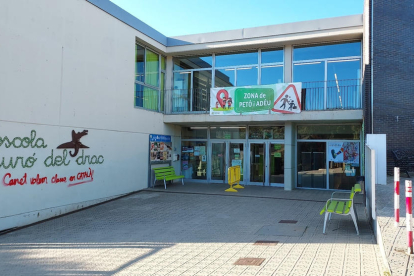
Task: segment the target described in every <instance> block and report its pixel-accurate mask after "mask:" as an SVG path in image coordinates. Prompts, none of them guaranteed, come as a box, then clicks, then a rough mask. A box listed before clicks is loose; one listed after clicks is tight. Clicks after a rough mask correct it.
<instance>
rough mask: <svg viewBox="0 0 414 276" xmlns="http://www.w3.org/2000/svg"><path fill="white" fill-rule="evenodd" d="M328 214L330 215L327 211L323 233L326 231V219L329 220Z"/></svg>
mask: <svg viewBox="0 0 414 276" xmlns="http://www.w3.org/2000/svg"><path fill="white" fill-rule="evenodd" d="M328 215H330V214H329V213H328V212H326V213H325V221H324V222H323V233H324V234H325V232H326V221H327V220H328Z"/></svg>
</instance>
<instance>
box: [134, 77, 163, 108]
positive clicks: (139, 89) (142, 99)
mask: <svg viewBox="0 0 414 276" xmlns="http://www.w3.org/2000/svg"><path fill="white" fill-rule="evenodd" d="M135 106H139V107H144V108H146V109H151V110H155V111H158V90H155V89H152V88H149V87H146V86H144V85H140V84H135Z"/></svg>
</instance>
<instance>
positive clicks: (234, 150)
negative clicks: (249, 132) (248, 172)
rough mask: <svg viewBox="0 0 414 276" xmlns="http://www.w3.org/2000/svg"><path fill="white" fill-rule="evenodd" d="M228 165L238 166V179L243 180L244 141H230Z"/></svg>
mask: <svg viewBox="0 0 414 276" xmlns="http://www.w3.org/2000/svg"><path fill="white" fill-rule="evenodd" d="M229 148H230V164H229V165H230V166H232V167H233V166H240V181H243V174H244V170H243V168H244V167H243V165H244V162H243V161H244V143H230V147H229Z"/></svg>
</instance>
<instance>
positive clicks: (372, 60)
mask: <svg viewBox="0 0 414 276" xmlns="http://www.w3.org/2000/svg"><path fill="white" fill-rule="evenodd" d="M370 28H371V35H370V40H371V51H370V52H371V53H370V63H371V134H374V0H371V26H370Z"/></svg>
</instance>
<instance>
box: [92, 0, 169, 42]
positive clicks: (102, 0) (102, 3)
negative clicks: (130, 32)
mask: <svg viewBox="0 0 414 276" xmlns="http://www.w3.org/2000/svg"><path fill="white" fill-rule="evenodd" d="M86 1H87V2H89V3H91V4H92V5H94V6H96V7H98V8H99V9H101V10H103V11H105V12H106V13H108V14H110V15H111V16H113V17H115V18H116V19H118V20H119V21H122V22H123V23H125V24H127V25H128V26H130V27H132V28H134V29H135V30H137V31H139V32H140V33H143V34H145V35H146V36H148V37H150V38H152V39H154V40H155V41H157V42H159V43H161V44H162V45H164V46H167V37H166V36H165V35H163V34H162V33H160V32H158V31H157V30H155V29H154V28H152V27H151V26H149V25H147V24H146V23H144V22H142V21H141V20H139V19H138V18H136V17H135V16H133V15H132V14H130V13H128V12H127V11H125V10H123V9H122V8H120V7H119V6H117V5H116V4H114V3H112V2H111V1H109V0H86Z"/></svg>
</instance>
